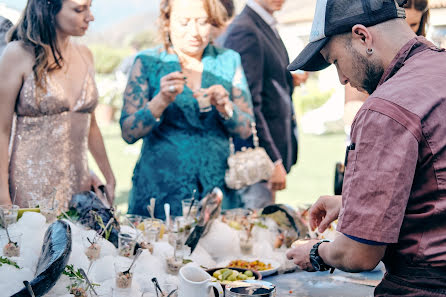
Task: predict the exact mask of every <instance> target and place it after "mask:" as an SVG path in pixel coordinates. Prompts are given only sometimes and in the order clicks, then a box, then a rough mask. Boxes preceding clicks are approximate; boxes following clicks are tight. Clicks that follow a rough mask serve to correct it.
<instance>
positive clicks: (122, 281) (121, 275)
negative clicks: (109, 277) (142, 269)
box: [115, 262, 136, 289]
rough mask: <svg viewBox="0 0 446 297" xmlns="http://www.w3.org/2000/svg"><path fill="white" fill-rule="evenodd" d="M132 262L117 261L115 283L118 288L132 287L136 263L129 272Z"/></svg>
mask: <svg viewBox="0 0 446 297" xmlns="http://www.w3.org/2000/svg"><path fill="white" fill-rule="evenodd" d="M130 264H131V263H128V262H127V263H126V262H115V273H116V276H115V284H116V288H117V289H130V288H131V287H132V282H133V270H134V268H135V265H136V264H135V265H133V266H132V268H131V269H130V272H127V270H128V269H129V267H130Z"/></svg>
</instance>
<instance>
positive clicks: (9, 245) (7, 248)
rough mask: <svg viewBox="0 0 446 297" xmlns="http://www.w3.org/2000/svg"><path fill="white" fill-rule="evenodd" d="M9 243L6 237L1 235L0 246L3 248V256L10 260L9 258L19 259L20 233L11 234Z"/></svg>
mask: <svg viewBox="0 0 446 297" xmlns="http://www.w3.org/2000/svg"><path fill="white" fill-rule="evenodd" d="M10 238H11V242H10V241H9V239H8V236H7V235H6V234H5V235H2V236H0V242H1V243H0V244H1V246H2V247H3V256H5V257H8V258H11V257H20V246H21V244H22V233H11V234H10Z"/></svg>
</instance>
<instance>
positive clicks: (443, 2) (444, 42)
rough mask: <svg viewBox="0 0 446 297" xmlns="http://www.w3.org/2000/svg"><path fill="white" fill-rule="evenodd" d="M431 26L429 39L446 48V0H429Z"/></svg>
mask: <svg viewBox="0 0 446 297" xmlns="http://www.w3.org/2000/svg"><path fill="white" fill-rule="evenodd" d="M429 7H430V15H431V16H430V21H429V24H430V28H429V32H428V39H430V40H432V41H434V42H435V43H436V44H437V45H438V46H441V47H444V48H446V0H429Z"/></svg>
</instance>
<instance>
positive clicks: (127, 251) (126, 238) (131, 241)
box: [118, 233, 136, 258]
mask: <svg viewBox="0 0 446 297" xmlns="http://www.w3.org/2000/svg"><path fill="white" fill-rule="evenodd" d="M135 245H136V237H135V235H132V234H127V233H119V234H118V251H119V255H120V256H123V257H127V258H130V257H133V254H134V251H135Z"/></svg>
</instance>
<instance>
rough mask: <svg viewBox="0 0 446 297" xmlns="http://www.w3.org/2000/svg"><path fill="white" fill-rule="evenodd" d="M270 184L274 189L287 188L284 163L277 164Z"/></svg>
mask: <svg viewBox="0 0 446 297" xmlns="http://www.w3.org/2000/svg"><path fill="white" fill-rule="evenodd" d="M269 184H270V186H271V190H272V191H281V190H284V189H285V188H286V170H285V167H283V164H282V163H278V164H276V165H275V167H274V171H273V175H272V176H271V178H270V180H269Z"/></svg>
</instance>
